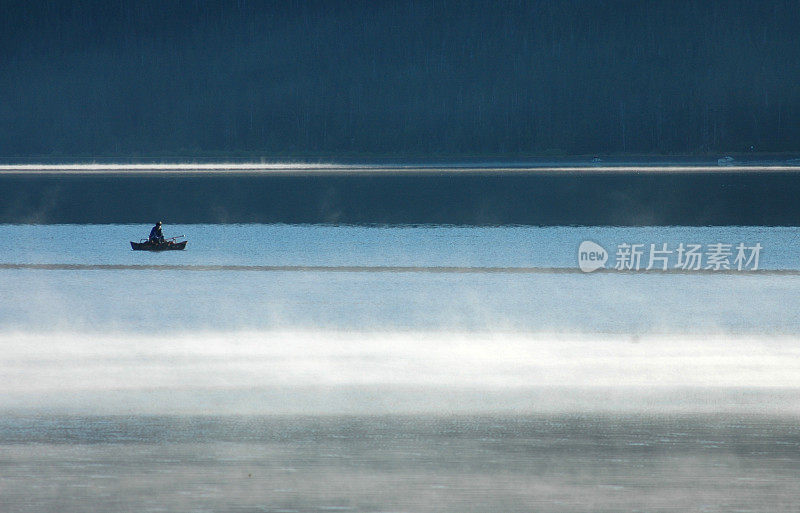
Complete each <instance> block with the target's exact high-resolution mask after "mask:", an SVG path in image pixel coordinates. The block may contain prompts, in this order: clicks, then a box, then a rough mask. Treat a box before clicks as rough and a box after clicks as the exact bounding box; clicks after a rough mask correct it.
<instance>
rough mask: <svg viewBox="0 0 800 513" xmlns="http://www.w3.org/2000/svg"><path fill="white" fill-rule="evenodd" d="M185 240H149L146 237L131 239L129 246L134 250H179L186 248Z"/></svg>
mask: <svg viewBox="0 0 800 513" xmlns="http://www.w3.org/2000/svg"><path fill="white" fill-rule="evenodd" d="M186 242H187V241H185V240H182V241H180V242H175V241H171V240H168V241H164V242H150V241H149V240H147V239H142V240H140V241H139V242H133V241H131V248H132V249H133V250H134V251H169V250H179V249H184V248H186Z"/></svg>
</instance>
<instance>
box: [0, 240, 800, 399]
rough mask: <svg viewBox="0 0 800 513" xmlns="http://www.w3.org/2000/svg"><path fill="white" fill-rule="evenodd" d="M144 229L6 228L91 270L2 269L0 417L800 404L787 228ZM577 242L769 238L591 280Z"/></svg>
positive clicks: (8, 257) (2, 257) (15, 258)
mask: <svg viewBox="0 0 800 513" xmlns="http://www.w3.org/2000/svg"><path fill="white" fill-rule="evenodd" d="M147 229H148V227H147V226H142V225H96V226H76V225H50V226H33V227H31V226H17V225H4V226H0V234H2V236H3V237H4V238H5V239H7V240H15V241H19V242H18V243H17V244H15V245H13V246H4V247H3V248H2V249H0V264H2V265H8V266H13V265H16V264H36V265H39V264H41V265H61V264H66V265H68V264H81V265H84V266H85V267H81V268H78V269H75V270H70V269H69V267H64V268H59V267H56V268H47V267H45V268H21V269H15V268H13V267H6V268H5V269H0V277H2V280H0V293H1V294H2V296H3V297H4V298H5V300H4V301H3V303H2V307H0V326H1V327H2V333H3V336H2V338H0V343H1V344H2V346H3V347H2V349H3V353H4V355H5V357H4V359H3V361H2V362H3V363H2V367H1V369H2V377H3V378H4V379H3V383H5V385H3V386H4V395H3V397H4V399H3V402H4V404H3V405H2V406H3V408H4V409H7V410H12V411H16V410H20V411H26V412H30V411H37V410H42V409H56V410H58V411H62V412H66V413H70V412H73V413H85V412H92V413H120V412H124V411H127V410H126V408H132V409H133V410H134V411H146V412H148V413H153V414H166V413H174V412H184V413H207V414H214V413H228V414H230V413H247V414H275V413H284V414H285V413H292V414H300V413H302V414H319V413H326V414H335V413H345V412H346V413H351V414H352V413H363V414H367V413H368V414H374V413H409V414H413V413H421V412H443V411H450V412H459V413H485V412H492V411H495V412H505V411H515V412H538V411H573V412H574V411H587V410H592V411H595V410H597V411H613V410H615V409H623V410H625V411H637V409H641V410H653V409H661V408H664V407H666V408H667V409H669V410H670V411H683V410H684V409H685V411H687V412H691V411H707V410H708V409H709V404H710V403H709V402H708V401H711V400H712V399H708V400H707V401H706V403H704V400H703V399H702V397H700V396H698V393H699V394H700V395H701V396H702V393H704V392H705V393H707V394H708V397H709V398H712V397H713V401H714V402H715V404H716V409H717V410H718V411H723V410H732V411H733V410H735V411H743V410H747V408H749V407H753V408H761V409H769V410H772V411H781V412H782V413H789V412H794V411H796V405H795V403H794V401H789V402H787V403H785V404H783V403H782V401H785V400H786V399H785V396H784V394H783V393H782V392H781V391H782V390H787V389H793V388H795V387H797V386H798V384H800V383H798V381H797V378H796V376H797V375H800V374H798V373H797V370H798V369H797V368H796V364H795V362H796V361H797V358H796V356H797V354H796V350H795V349H794V347H795V340H796V337H797V335H798V333H800V317H798V315H797V313H796V312H797V311H800V299H798V296H797V294H796V293H795V291H796V290H797V287H798V285H799V284H800V282H799V281H800V276H798V275H794V274H789V275H784V274H769V273H772V272H773V271H774V272H785V271H791V270H793V269H798V266H799V264H798V262H800V258H798V256H800V248H798V245H797V243H796V242H795V240H794V238H793V229H791V228H760V227H725V228H688V227H661V228H614V227H608V228H592V227H574V228H569V227H552V228H536V227H495V228H468V227H448V226H442V227H437V226H427V227H424V226H423V227H372V228H371V227H349V226H340V227H321V226H295V225H176V226H170V225H168V235H173V234H185V235H187V237H188V238H189V241H190V242H189V246H188V248H189V249H187V250H186V251H183V252H167V253H159V254H152V253H142V252H133V251H130V250H129V249H127V248H126V245H127V241H128V240H138V238H139V237H140V236H142V235H145V234H146V232H147ZM90 239H91V240H94V241H96V243H95V244H91V245H85V244H75V241H81V240H90ZM582 240H593V241H596V242H598V243H600V244H602V245H605V247H607V248H609V250H611V251H613V250H614V247H615V244H619V243H621V242H627V243H636V242H638V243H642V244H649V243H654V244H659V245H660V244H662V243H666V244H669V245H672V246H675V245H677V244H678V243H680V242H687V243H688V242H698V243H703V244H711V243H714V242H728V243H737V242H745V243H747V244H754V243H756V242H757V243H760V244H761V245H762V246H763V247H764V250H763V255H762V256H761V259H760V261H759V269H766V270H767V271H768V272H769V273H768V274H747V273H741V274H740V275H737V274H735V273H734V274H714V273H708V272H707V273H694V274H692V273H688V274H682V275H671V274H643V273H638V274H637V273H627V274H583V273H579V272H577V271H576V266H577V248H578V245H579V244H580V242H581V241H582ZM92 265H96V266H98V267H96V268H95V267H91V266H92ZM113 265H119V266H121V268H120V269H113V268H103V267H102V266H113ZM237 265H238V266H252V268H250V269H251V270H239V271H236V270H230V269H235V267H232V266H237ZM609 265H611V264H609ZM203 266H211V267H209V268H208V270H193V269H197V268H199V269H206V268H205V267H203ZM213 266H222V267H220V268H214V267H213ZM224 266H229V267H224ZM259 266H260V267H259ZM269 266H288V269H289V270H283V271H280V270H278V271H275V270H263V269H271V268H270V267H269ZM303 266H309V267H310V269H308V270H304V269H305V268H304V267H303ZM314 266H316V267H314ZM337 266H338V267H337ZM348 266H349V267H348ZM390 266H397V267H400V268H403V269H409V270H408V271H400V272H397V271H391V270H389V271H384V270H383V269H384V268H387V267H389V268H391V267H390ZM339 268H342V269H344V270H336V271H335V272H331V271H329V270H326V269H339ZM350 268H355V269H358V270H357V271H349V270H347V269H350ZM441 268H444V269H450V268H455V269H458V271H457V272H444V273H443V272H438V271H437V269H441ZM517 269H521V270H523V271H524V270H526V269H530V270H531V271H530V272H528V271H524V272H517V271H515V270H517ZM538 270H542V271H546V272H539V271H538ZM560 270H561V271H560ZM562 271H563V272H562ZM727 389H730V390H731V393H730V394H728V396H727V398H726V396H725V393H724V391H725V390H727ZM553 390H556V391H559V392H557V393H555V394H553V393H550V392H548V393H544V392H542V391H553ZM608 390H615V392H614V393H611V394H608V393H605V392H604V393H598V391H606V392H607V391H608ZM681 390H686V391H688V392H687V393H686V394H684V395H685V399H686V400H685V404H684V403H683V402H682V401H681V400H680V399H677V400H675V399H674V398H675V397H676V394H678V395H680V391H681ZM742 390H745V391H747V392H746V393H748V394H751V393H753V391H754V390H755V391H758V390H761V391H762V392H763V393H764V394H765V395H764V398H765V402H764V403H763V404H760V405H756V404H754V403H753V402H752V401H744V402H742V401H741V400H740V396H741V393H742ZM66 391H70V392H71V393H70V394H65V393H64V392H66ZM721 391H722V393H721ZM768 391H778V393H776V394H771V393H768ZM59 392H60V393H59ZM221 393H224V394H225V397H226V398H225V400H223V401H221V400H219V399H218V397H219V394H221ZM287 394H288V395H287ZM486 397H491V399H489V400H487V399H485V398H486ZM387 398H391V399H387ZM652 402H655V404H658V405H659V406H658V407H657V408H653V406H652ZM665 405H666V406H665ZM782 406H785V408H782Z"/></svg>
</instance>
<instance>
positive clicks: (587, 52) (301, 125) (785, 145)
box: [0, 0, 800, 158]
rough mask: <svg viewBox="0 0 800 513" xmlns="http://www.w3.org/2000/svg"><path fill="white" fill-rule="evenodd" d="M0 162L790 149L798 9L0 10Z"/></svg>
mask: <svg viewBox="0 0 800 513" xmlns="http://www.w3.org/2000/svg"><path fill="white" fill-rule="evenodd" d="M0 70H1V71H2V73H0V158H8V157H18V156H23V157H24V156H46V155H96V156H126V155H142V156H147V155H169V154H174V155H198V156H199V155H204V154H205V155H209V154H232V155H233V154H237V153H246V154H251V155H254V154H263V155H265V156H271V155H296V156H303V155H327V156H334V157H335V156H337V155H340V156H345V155H373V156H375V155H385V156H403V155H415V156H420V155H450V156H458V155H463V156H466V155H493V156H495V155H508V156H514V155H530V154H541V153H558V152H564V153H569V154H586V153H687V154H695V153H706V152H738V151H747V150H748V149H750V147H751V146H753V148H754V149H755V150H756V151H765V152H789V151H797V150H800V4H798V2H797V1H796V0H793V1H791V0H775V1H773V0H770V1H763V2H756V1H752V0H730V1H711V0H661V1H642V0H626V1H622V0H616V1H611V0H605V1H604V0H543V1H519V0H502V1H491V2H486V1H465V0H456V1H449V0H444V1H443V0H429V1H420V2H416V1H410V2H409V1H398V2H388V1H387V2H383V1H377V2H376V1H354V0H347V1H334V0H322V1H297V0H290V1H280V2H278V1H276V2H257V1H253V0H238V1H237V0H233V1H230V2H211V1H201V0H196V1H170V0H136V1H130V0H74V1H71V2H61V1H28V0H5V1H4V2H2V4H1V5H0Z"/></svg>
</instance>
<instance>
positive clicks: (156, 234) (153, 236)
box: [147, 221, 165, 244]
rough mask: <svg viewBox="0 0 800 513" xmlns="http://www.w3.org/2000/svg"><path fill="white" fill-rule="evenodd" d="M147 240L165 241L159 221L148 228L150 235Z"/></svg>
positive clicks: (156, 242) (153, 241) (160, 242)
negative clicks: (151, 227) (150, 228)
mask: <svg viewBox="0 0 800 513" xmlns="http://www.w3.org/2000/svg"><path fill="white" fill-rule="evenodd" d="M147 241H148V242H151V243H153V244H163V243H164V242H165V241H164V234H163V233H162V232H161V221H159V222H157V223H156V225H155V226H153V229H152V230H150V237H149V238H148V239H147Z"/></svg>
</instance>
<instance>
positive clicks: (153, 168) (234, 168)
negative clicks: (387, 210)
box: [0, 162, 800, 176]
mask: <svg viewBox="0 0 800 513" xmlns="http://www.w3.org/2000/svg"><path fill="white" fill-rule="evenodd" d="M548 164H549V165H545V164H542V165H541V166H532V165H527V166H514V165H503V166H494V165H489V164H487V165H484V166H476V165H468V164H463V165H462V164H451V165H439V164H430V165H407V166H397V165H345V164H314V163H271V164H265V163H234V162H231V163H213V164H211V163H164V164H11V165H9V164H0V175H101V176H102V175H111V176H113V175H134V176H135V175H208V176H214V175H220V176H231V175H315V174H320V175H417V174H419V175H441V174H459V175H460V174H497V175H502V174H515V175H518V174H543V175H546V174H674V173H680V174H708V173H711V174H719V173H737V172H740V173H748V174H752V173H795V172H800V162H798V163H796V164H794V163H793V164H772V165H763V164H749V165H748V164H743V165H686V164H680V163H673V164H669V165H664V164H654V163H643V164H638V165H630V164H624V165H609V164H606V163H597V164H586V165H575V164H571V165H566V164H565V165H552V163H548Z"/></svg>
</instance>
